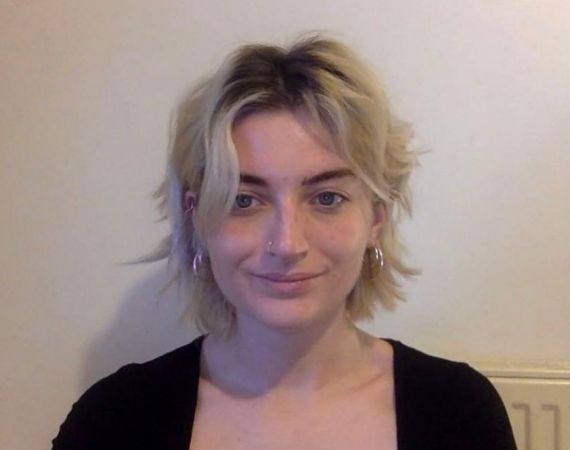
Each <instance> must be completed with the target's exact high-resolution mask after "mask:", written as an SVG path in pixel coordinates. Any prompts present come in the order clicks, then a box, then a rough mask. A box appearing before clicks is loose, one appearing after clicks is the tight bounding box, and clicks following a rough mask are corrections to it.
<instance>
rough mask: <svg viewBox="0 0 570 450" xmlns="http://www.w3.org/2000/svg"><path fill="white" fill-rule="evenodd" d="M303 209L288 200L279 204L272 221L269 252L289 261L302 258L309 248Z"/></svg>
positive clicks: (268, 244)
mask: <svg viewBox="0 0 570 450" xmlns="http://www.w3.org/2000/svg"><path fill="white" fill-rule="evenodd" d="M305 222H306V220H305V217H304V214H303V211H302V210H301V209H300V208H299V207H297V206H296V205H295V203H294V202H292V201H288V202H285V203H284V204H282V205H279V206H278V207H277V208H276V210H275V213H274V214H273V218H272V220H271V223H270V227H269V230H268V231H269V232H268V239H267V248H266V250H267V253H268V254H269V255H271V256H274V257H279V258H282V259H284V260H287V261H295V260H298V259H302V258H303V257H304V256H305V255H306V254H307V252H308V250H309V245H308V242H307V238H306V231H307V230H306V224H305Z"/></svg>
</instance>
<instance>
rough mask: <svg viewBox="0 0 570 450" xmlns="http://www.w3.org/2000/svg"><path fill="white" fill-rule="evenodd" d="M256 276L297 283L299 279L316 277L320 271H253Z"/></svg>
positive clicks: (269, 279) (279, 281)
mask: <svg viewBox="0 0 570 450" xmlns="http://www.w3.org/2000/svg"><path fill="white" fill-rule="evenodd" d="M252 275H253V276H254V277H256V278H261V279H263V280H267V281H271V282H273V283H285V284H286V283H297V282H299V281H305V280H311V279H313V278H317V277H319V276H321V275H322V274H321V273H306V272H298V273H290V274H283V273H274V272H268V273H253V274H252Z"/></svg>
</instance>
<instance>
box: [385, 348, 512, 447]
mask: <svg viewBox="0 0 570 450" xmlns="http://www.w3.org/2000/svg"><path fill="white" fill-rule="evenodd" d="M391 343H392V345H393V347H394V377H395V386H396V401H397V409H398V416H399V417H398V420H399V422H400V421H401V424H400V423H399V425H401V426H402V427H407V428H408V432H409V433H411V434H414V433H416V434H418V435H421V436H422V437H423V439H431V440H433V441H434V445H435V443H436V442H437V445H439V446H440V448H453V446H457V447H456V448H463V449H471V448H473V449H478V448H481V449H483V448H487V449H505V450H506V449H509V450H510V449H514V448H515V446H514V438H513V435H512V429H511V426H510V423H509V420H508V416H507V413H506V410H505V407H504V405H503V402H502V400H501V398H500V396H499V394H498V392H497V390H496V389H495V387H494V386H493V385H492V384H491V382H490V381H489V380H488V379H487V378H486V377H485V376H483V375H482V374H481V373H479V372H477V371H476V370H475V369H474V368H472V367H471V366H469V365H468V364H466V363H463V362H456V361H451V360H448V359H444V358H440V357H436V356H432V355H428V354H426V353H424V352H421V351H419V350H416V349H414V348H411V347H408V346H407V345H404V344H402V343H400V342H397V341H391ZM410 424H413V425H410Z"/></svg>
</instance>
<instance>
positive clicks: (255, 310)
mask: <svg viewBox="0 0 570 450" xmlns="http://www.w3.org/2000/svg"><path fill="white" fill-rule="evenodd" d="M314 304H315V303H314V302H311V301H310V300H309V299H308V298H303V297H301V298H294V299H291V298H288V299H280V298H279V299H275V298H258V299H257V300H256V301H255V304H254V305H252V304H249V305H248V307H247V308H246V310H242V314H240V313H239V310H240V308H239V307H238V308H236V309H237V310H238V317H239V316H240V315H242V316H245V317H244V319H245V320H246V321H247V322H249V321H254V322H256V323H258V324H260V325H262V326H264V327H267V328H270V329H274V330H276V331H284V332H296V331H302V330H305V329H307V328H310V327H311V326H315V325H317V324H318V323H320V322H322V321H323V320H326V318H327V317H330V315H331V311H329V310H324V309H318V308H314ZM311 306H313V307H311ZM238 320H239V319H238Z"/></svg>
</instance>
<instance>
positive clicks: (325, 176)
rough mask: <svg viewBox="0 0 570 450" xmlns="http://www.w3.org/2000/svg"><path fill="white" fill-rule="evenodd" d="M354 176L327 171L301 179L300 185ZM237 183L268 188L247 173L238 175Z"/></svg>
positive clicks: (338, 171)
mask: <svg viewBox="0 0 570 450" xmlns="http://www.w3.org/2000/svg"><path fill="white" fill-rule="evenodd" d="M354 176H355V175H354V172H353V171H352V170H350V169H336V170H327V171H325V172H321V173H318V174H316V175H313V176H310V177H305V178H303V181H302V182H301V185H302V186H311V185H314V184H318V183H322V182H323V181H330V180H334V179H338V178H345V177H354ZM239 181H240V183H244V184H253V185H255V186H261V187H267V186H269V183H268V182H267V181H266V180H264V179H263V178H261V177H258V176H256V175H251V174H248V173H242V174H240V176H239Z"/></svg>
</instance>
